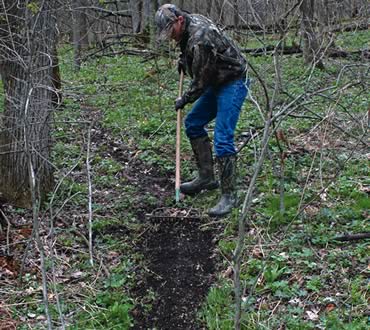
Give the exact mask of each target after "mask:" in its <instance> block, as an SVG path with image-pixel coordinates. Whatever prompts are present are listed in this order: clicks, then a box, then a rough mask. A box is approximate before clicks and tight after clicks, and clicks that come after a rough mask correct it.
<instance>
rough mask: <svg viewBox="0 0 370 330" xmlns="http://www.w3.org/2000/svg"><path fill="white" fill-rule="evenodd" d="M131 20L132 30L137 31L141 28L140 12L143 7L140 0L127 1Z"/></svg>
mask: <svg viewBox="0 0 370 330" xmlns="http://www.w3.org/2000/svg"><path fill="white" fill-rule="evenodd" d="M129 6H130V12H131V21H132V32H133V33H139V32H140V30H141V12H142V9H143V2H142V0H130V3H129Z"/></svg>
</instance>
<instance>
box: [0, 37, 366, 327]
mask: <svg viewBox="0 0 370 330" xmlns="http://www.w3.org/2000/svg"><path fill="white" fill-rule="evenodd" d="M368 40H369V32H368V31H362V32H356V33H352V32H350V33H344V34H343V35H341V36H338V38H337V44H338V45H340V46H343V47H344V46H346V47H348V49H357V48H359V47H364V44H365V43H366V42H367V41H368ZM351 47H352V48H351ZM72 57H73V54H72V49H71V48H70V47H62V48H61V49H60V58H61V70H62V79H63V86H64V88H63V104H62V105H61V107H60V108H59V109H58V110H57V111H56V113H55V130H54V132H53V139H54V144H53V149H52V162H53V165H54V167H55V180H56V183H57V185H56V189H55V191H53V192H52V193H51V194H50V199H49V201H48V203H47V204H46V205H45V206H44V208H43V209H42V210H41V211H40V213H39V219H40V223H41V227H40V231H39V232H40V238H41V241H40V244H38V245H36V244H35V243H34V241H33V240H32V242H33V243H31V244H30V245H29V246H28V242H29V239H30V238H31V237H32V223H33V218H32V212H31V211H30V210H24V209H20V208H15V207H12V206H10V205H2V206H1V213H0V216H1V218H2V221H1V224H2V228H1V229H2V230H1V232H0V245H1V249H0V296H1V299H0V329H4V330H5V329H44V328H45V326H46V318H45V306H44V303H43V295H42V272H41V267H40V248H42V251H43V253H44V255H45V269H46V275H47V283H48V296H47V297H48V301H49V313H50V315H51V318H52V320H53V324H54V326H55V328H61V326H62V324H65V327H66V328H67V329H73V330H74V329H79V330H86V329H130V328H134V329H210V330H216V329H222V330H224V329H225V330H228V329H232V328H233V318H234V298H235V296H234V288H233V280H232V277H233V274H232V268H231V263H232V255H233V251H234V249H235V245H236V238H237V232H238V220H239V218H240V212H241V210H240V209H235V211H234V212H233V213H232V214H231V215H229V216H227V217H225V218H222V219H217V220H214V219H210V218H208V217H207V216H206V212H207V209H208V208H209V207H210V206H213V205H214V203H215V202H216V201H217V199H218V197H219V192H218V191H215V192H207V193H200V194H198V195H196V196H194V197H183V198H182V199H181V201H180V202H179V203H178V204H176V203H175V201H174V197H175V191H174V170H175V162H174V154H175V146H174V140H175V121H176V118H175V117H176V114H175V112H174V111H172V110H171V109H172V108H173V100H174V99H175V98H176V90H177V80H178V77H177V74H176V72H175V69H173V68H174V63H173V62H172V61H171V60H168V59H163V58H160V59H143V58H140V57H137V56H136V57H135V56H120V57H115V58H109V57H102V58H96V59H90V60H88V61H86V62H85V63H84V64H83V66H82V68H81V70H80V71H79V72H75V71H73V66H72V63H73V60H72ZM356 61H357V60H354V61H352V59H346V60H341V59H339V60H332V59H330V60H329V59H325V65H326V69H325V70H324V71H321V70H318V69H315V70H311V69H307V68H306V67H305V66H304V65H303V61H302V58H301V57H300V55H292V56H288V57H283V58H282V62H281V64H282V79H283V81H284V82H285V83H284V90H285V93H282V94H281V95H280V96H279V97H280V98H281V99H279V104H280V105H285V104H288V103H289V102H291V100H292V98H291V97H293V98H294V97H295V96H297V95H299V94H300V93H304V92H307V93H308V92H310V93H312V92H313V91H315V90H319V89H322V88H327V87H328V86H329V87H330V88H329V87H328V89H327V90H324V91H322V92H321V93H320V94H318V95H313V94H310V96H309V97H307V99H306V100H303V101H302V104H301V105H300V107H298V108H297V110H296V111H295V113H294V114H293V115H294V116H290V117H287V118H286V120H285V121H284V122H282V123H281V130H282V131H283V132H284V138H283V139H282V140H281V141H280V142H281V144H280V146H279V145H278V142H277V141H276V140H275V139H271V141H270V144H269V148H268V155H267V158H266V161H265V164H264V166H263V169H262V171H261V173H260V174H259V176H258V179H257V183H256V189H255V192H254V198H253V201H252V205H251V210H250V213H249V214H248V222H247V233H246V236H245V247H244V250H243V258H242V267H241V280H242V286H243V292H242V310H243V313H242V319H241V322H242V329H246V330H253V329H256V330H257V329H258V330H262V329H291V330H295V329H296V330H302V329H303V330H305V329H332V330H342V329H343V330H362V329H364V330H365V329H367V328H368V318H369V310H368V306H369V304H368V302H369V282H368V278H369V272H370V266H369V259H368V255H369V240H368V239H360V240H354V241H344V242H341V241H337V240H336V239H335V238H336V237H337V236H341V235H344V234H358V233H364V232H367V233H368V232H369V231H370V228H369V209H370V205H369V192H370V188H369V187H370V182H369V174H370V172H369V167H368V156H369V154H368V147H367V143H366V134H367V120H368V117H367V111H368V105H369V98H368V93H367V89H366V88H364V86H367V85H368V74H369V72H368V69H367V71H366V70H365V69H364V67H365V64H364V63H361V62H356ZM250 62H251V64H252V65H253V66H254V67H255V68H256V69H257V72H259V74H260V75H261V77H262V78H263V79H264V80H265V82H266V86H267V88H268V91H269V92H271V88H273V87H271V86H274V74H275V71H274V62H273V58H272V57H268V56H264V57H255V58H254V57H251V58H250ZM251 76H252V78H253V79H254V84H253V85H252V94H251V99H252V98H253V100H255V101H257V102H258V103H259V104H261V105H263V104H264V91H263V88H262V87H261V86H260V85H259V84H258V83H257V78H256V77H254V75H253V74H251ZM338 77H341V79H339V78H338ZM366 84H367V85H366ZM271 93H272V92H271ZM312 95H313V96H312ZM251 99H250V100H249V101H247V102H246V103H245V105H244V107H243V111H242V113H241V118H240V121H239V124H238V128H237V131H236V145H237V146H238V147H241V146H242V145H244V141H245V140H246V139H247V137H248V133H249V132H250V131H251V129H253V130H258V127H261V126H263V124H264V121H263V119H262V116H261V109H258V108H257V107H256V104H255V103H254V102H252V101H251ZM261 108H264V107H263V106H261ZM212 129H213V126H212V125H210V127H209V132H210V134H212ZM89 132H90V133H91V134H89ZM260 140H261V136H260V135H259V136H257V137H256V138H255V139H252V140H251V141H250V142H249V143H248V144H246V145H245V146H244V147H243V149H242V150H241V151H240V152H239V163H238V188H239V195H240V198H241V200H240V201H241V202H242V201H243V197H244V196H245V194H246V191H247V189H248V184H249V182H250V178H251V174H252V173H253V170H254V168H255V166H254V165H255V163H256V157H257V156H258V154H259V150H260ZM88 146H89V148H88ZM279 148H283V151H284V172H283V178H281V173H282V172H281V167H280V164H281V163H280V159H281V158H280V156H281V153H280V151H279ZM87 160H88V161H89V164H90V168H91V182H89V179H88V178H89V176H88V169H87V166H86V161H87ZM181 164H182V172H181V175H182V179H183V180H185V179H188V178H190V177H192V176H193V174H194V166H193V159H192V152H191V150H190V145H189V143H188V141H187V139H186V137H185V135H184V134H183V135H182V154H181ZM89 183H91V184H92V205H91V206H92V211H93V212H92V238H93V255H94V265H93V266H91V265H90V261H89V259H90V256H89V241H88V235H89V226H88V219H89V217H90V214H89V202H88V195H89ZM282 183H283V184H282ZM282 186H283V188H284V189H283V190H284V194H283V197H282V195H281V187H282ZM281 202H283V204H284V206H285V209H284V210H282V209H281ZM152 212H154V215H155V214H160V215H164V216H166V217H165V218H164V219H158V218H156V217H155V216H150V214H152V215H153V213H152ZM148 215H149V216H148ZM172 217H177V219H174V218H172ZM7 221H9V224H10V226H9V227H8V226H7ZM25 252H27V253H26V254H25ZM21 268H23V269H22V270H21ZM21 274H22V278H21V280H20V279H19V277H20V275H21Z"/></svg>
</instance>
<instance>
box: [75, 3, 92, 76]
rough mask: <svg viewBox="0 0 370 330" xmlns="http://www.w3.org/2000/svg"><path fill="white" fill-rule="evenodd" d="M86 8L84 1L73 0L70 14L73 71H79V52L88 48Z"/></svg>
mask: <svg viewBox="0 0 370 330" xmlns="http://www.w3.org/2000/svg"><path fill="white" fill-rule="evenodd" d="M84 7H87V3H86V0H75V1H73V12H72V21H73V31H72V33H73V47H74V65H75V69H76V70H79V69H80V66H81V52H82V50H83V49H86V48H88V46H89V40H88V32H87V31H88V29H87V17H86V13H85V11H86V9H84Z"/></svg>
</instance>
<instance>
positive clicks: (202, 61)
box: [183, 44, 215, 103]
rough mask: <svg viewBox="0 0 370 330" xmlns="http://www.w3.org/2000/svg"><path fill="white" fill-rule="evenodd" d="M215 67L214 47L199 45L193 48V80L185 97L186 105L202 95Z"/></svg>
mask: <svg viewBox="0 0 370 330" xmlns="http://www.w3.org/2000/svg"><path fill="white" fill-rule="evenodd" d="M214 65H215V56H214V52H213V49H212V47H210V46H207V45H204V44H197V45H195V46H194V47H193V63H192V66H191V70H192V72H193V80H192V82H191V84H190V87H189V89H188V90H187V91H186V92H185V93H184V95H183V98H184V101H185V103H192V102H194V101H195V100H197V99H198V98H199V97H200V96H201V95H202V93H203V92H204V90H205V88H206V87H207V85H208V84H209V81H210V79H211V77H212V71H213V70H214Z"/></svg>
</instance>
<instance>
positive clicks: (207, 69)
mask: <svg viewBox="0 0 370 330" xmlns="http://www.w3.org/2000/svg"><path fill="white" fill-rule="evenodd" d="M185 18H186V23H185V24H186V26H185V30H184V34H183V37H182V39H181V41H180V49H181V55H180V60H181V61H182V62H183V63H184V64H185V67H186V71H187V73H188V74H189V75H190V77H191V78H192V82H191V85H190V88H189V89H188V90H187V91H186V92H185V93H184V95H183V101H184V103H190V102H194V101H195V100H196V99H198V98H199V97H200V96H201V94H202V93H203V92H204V90H205V89H206V88H207V87H209V86H214V87H218V86H221V85H224V84H226V83H228V82H230V81H233V80H236V79H240V78H242V77H243V76H244V75H245V70H246V59H245V58H244V56H243V55H242V54H241V51H240V49H239V48H238V47H237V46H236V45H235V43H234V42H233V41H232V40H231V39H230V38H229V37H228V36H226V35H225V34H224V33H223V32H222V31H220V29H219V28H217V26H216V25H215V24H214V23H213V22H212V21H211V20H209V19H208V18H206V17H204V16H202V15H197V14H189V15H186V16H185Z"/></svg>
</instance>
